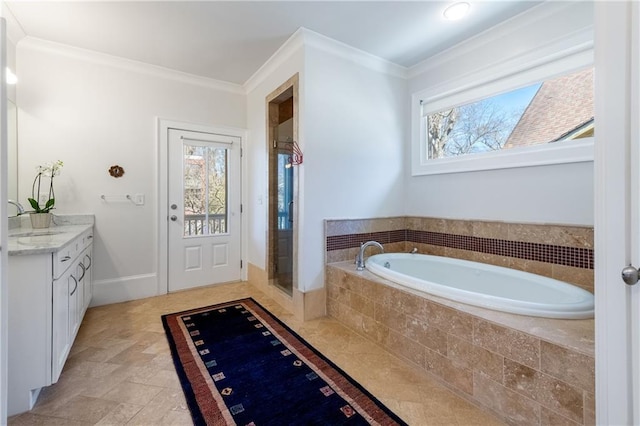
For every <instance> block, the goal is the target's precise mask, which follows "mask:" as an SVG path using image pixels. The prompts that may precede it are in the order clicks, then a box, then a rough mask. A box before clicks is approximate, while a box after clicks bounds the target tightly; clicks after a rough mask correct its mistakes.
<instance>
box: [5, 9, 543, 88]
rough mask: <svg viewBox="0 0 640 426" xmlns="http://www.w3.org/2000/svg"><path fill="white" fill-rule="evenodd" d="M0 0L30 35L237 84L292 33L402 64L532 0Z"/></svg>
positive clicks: (478, 29)
mask: <svg viewBox="0 0 640 426" xmlns="http://www.w3.org/2000/svg"><path fill="white" fill-rule="evenodd" d="M467 1H468V2H470V3H472V8H471V13H470V15H469V17H468V18H466V19H465V20H462V21H456V22H448V21H445V20H444V19H443V18H442V11H443V9H444V8H445V7H446V6H447V5H449V4H452V3H453V1H440V0H429V1H407V2H404V1H373V2H369V1H199V2H198V1H182V0H180V1H89V0H87V1H68V2H60V1H24V0H8V1H5V3H6V5H7V7H8V8H9V11H10V13H11V14H12V15H13V16H14V17H15V18H16V20H17V22H18V23H19V25H20V26H21V27H22V31H23V32H24V33H25V34H26V35H27V36H30V37H36V38H40V39H44V40H49V41H53V42H57V43H63V44H67V45H71V46H75V47H79V48H84V49H90V50H93V51H97V52H102V53H106V54H109V55H114V56H119V57H123V58H127V59H132V60H136V61H140V62H145V63H148V64H153V65H157V66H161V67H165V68H170V69H173V70H178V71H182V72H186V73H189V74H194V75H198V76H203V77H208V78H213V79H217V80H222V81H227V82H232V83H238V84H242V83H244V82H245V81H247V79H248V78H249V77H251V75H253V73H255V72H256V71H257V70H258V68H260V66H261V65H262V64H264V63H265V61H266V60H267V59H268V58H269V57H270V56H271V55H272V54H273V53H274V52H275V51H276V50H277V49H278V48H279V47H280V46H281V45H282V44H283V43H284V41H285V40H287V39H288V38H289V37H290V36H291V35H292V34H293V33H294V32H295V31H296V30H297V29H298V28H299V27H305V28H308V29H310V30H313V31H315V32H318V33H321V34H323V35H325V36H328V37H331V38H333V39H336V40H338V41H341V42H343V43H346V44H349V45H351V46H354V47H356V48H358V49H361V50H364V51H366V52H369V53H371V54H374V55H376V56H379V57H381V58H384V59H387V60H389V61H391V62H394V63H396V64H399V65H402V66H405V67H411V66H413V65H416V64H417V63H419V62H421V61H423V60H425V59H427V58H429V57H430V56H433V55H434V54H436V53H438V52H441V51H443V50H446V49H447V48H449V47H451V46H453V45H455V44H457V43H459V42H461V41H462V40H464V39H466V38H469V37H472V36H473V35H475V34H477V33H480V32H482V31H484V30H486V29H488V28H490V27H492V26H494V25H496V24H498V23H500V22H502V21H504V20H506V19H509V18H510V17H512V16H514V15H516V14H519V13H521V12H523V11H525V10H527V9H529V8H531V7H533V6H535V5H536V4H539V3H541V1H522V0H514V1H506V0H504V1H495V0H493V1H489V0H486V1H474V0H467Z"/></svg>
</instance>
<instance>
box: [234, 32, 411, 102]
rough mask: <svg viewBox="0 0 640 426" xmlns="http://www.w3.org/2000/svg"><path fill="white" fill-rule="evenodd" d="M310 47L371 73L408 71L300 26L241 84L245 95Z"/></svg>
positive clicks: (397, 74)
mask: <svg viewBox="0 0 640 426" xmlns="http://www.w3.org/2000/svg"><path fill="white" fill-rule="evenodd" d="M307 47H312V48H315V49H318V50H322V51H324V52H327V53H330V54H332V55H334V56H337V57H339V58H342V59H346V60H349V61H352V62H354V63H356V64H358V65H360V66H363V67H365V68H369V69H371V70H374V71H377V72H380V73H383V74H388V75H392V76H394V77H399V78H403V79H406V78H407V68H406V67H403V66H401V65H398V64H395V63H393V62H390V61H387V60H386V59H382V58H380V57H378V56H375V55H372V54H370V53H367V52H365V51H363V50H360V49H357V48H355V47H353V46H350V45H348V44H346V43H342V42H340V41H337V40H335V39H332V38H330V37H327V36H324V35H322V34H320V33H317V32H315V31H311V30H309V29H307V28H304V27H300V28H298V29H297V30H296V32H294V33H293V34H292V35H291V37H289V38H288V39H287V41H285V42H284V43H283V44H282V46H280V48H279V49H278V50H276V52H275V53H274V54H273V55H271V57H270V58H269V59H267V61H266V62H265V63H264V64H263V65H262V66H261V67H260V68H259V69H258V71H256V72H255V73H254V74H253V75H252V76H251V77H250V78H249V79H248V80H247V81H246V82H245V83H244V85H243V87H244V88H245V90H246V91H247V93H249V92H251V91H252V90H254V89H255V88H256V87H257V86H258V85H259V84H260V83H261V82H263V81H264V80H265V79H266V78H267V77H268V76H269V75H271V74H272V73H273V72H274V71H275V70H276V69H277V68H278V67H279V66H281V65H282V64H283V63H284V62H285V61H286V60H287V59H289V58H290V57H291V56H292V55H293V54H294V53H296V52H297V51H298V50H299V49H303V48H307Z"/></svg>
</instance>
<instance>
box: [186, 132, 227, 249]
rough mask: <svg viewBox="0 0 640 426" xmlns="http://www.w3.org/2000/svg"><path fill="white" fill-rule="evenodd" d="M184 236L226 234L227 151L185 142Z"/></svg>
mask: <svg viewBox="0 0 640 426" xmlns="http://www.w3.org/2000/svg"><path fill="white" fill-rule="evenodd" d="M183 153H184V156H183V161H184V162H183V170H184V180H183V187H184V236H186V237H189V236H197V235H215V234H226V233H227V215H228V203H227V186H228V180H227V179H228V173H227V167H228V150H227V149H225V148H218V147H214V146H206V145H197V144H193V145H192V144H189V143H187V142H185V143H184V151H183Z"/></svg>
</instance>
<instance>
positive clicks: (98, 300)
mask: <svg viewBox="0 0 640 426" xmlns="http://www.w3.org/2000/svg"><path fill="white" fill-rule="evenodd" d="M157 279H158V276H157V274H139V275H130V276H128V277H120V278H114V279H110V280H97V281H94V282H93V297H92V298H91V306H101V305H109V304H111V303H119V302H127V301H129V300H135V299H144V298H147V297H153V296H157V293H156V288H157Z"/></svg>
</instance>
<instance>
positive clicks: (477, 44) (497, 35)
mask: <svg viewBox="0 0 640 426" xmlns="http://www.w3.org/2000/svg"><path fill="white" fill-rule="evenodd" d="M575 6H576V5H575V3H574V4H573V5H572V4H571V2H544V3H543V4H540V5H538V6H535V7H533V8H531V9H529V10H526V11H524V12H522V13H521V14H519V15H516V16H514V17H512V18H510V19H508V20H506V21H504V22H502V23H501V24H499V25H495V26H493V27H491V28H489V29H487V30H486V31H484V32H481V33H478V34H476V35H475V36H473V37H471V38H468V39H466V40H464V41H463V42H461V43H459V44H457V45H455V46H452V47H450V48H448V49H447V50H444V51H443V52H440V53H437V54H435V55H433V56H431V57H429V58H427V59H425V60H424V61H422V62H420V63H418V64H416V65H413V66H411V67H409V68H408V70H407V77H408V78H414V77H416V76H418V75H420V74H423V73H425V72H428V71H431V70H433V69H437V68H440V67H442V66H444V65H445V64H446V63H448V62H451V61H454V60H456V59H458V58H460V57H464V56H467V55H469V54H473V52H475V51H478V50H480V49H482V48H484V47H486V45H488V44H491V43H495V42H497V41H499V40H500V39H507V38H509V37H511V35H512V34H519V33H521V32H522V27H523V26H525V25H528V24H535V23H536V22H542V24H541V25H542V26H544V23H547V24H548V20H549V18H551V17H554V16H556V15H558V14H559V13H562V11H564V10H565V9H567V8H569V7H575ZM578 7H579V6H578ZM592 31H593V26H591V25H590V26H587V27H585V28H582V29H580V30H577V31H576V32H574V33H573V34H570V35H569V36H568V37H567V35H566V34H564V35H563V36H562V37H561V38H559V39H556V40H553V41H551V42H550V43H547V45H546V46H545V45H543V46H540V49H544V48H552V49H555V50H558V45H561V46H565V47H564V48H566V49H569V50H571V49H572V48H573V47H577V46H579V45H581V44H583V43H585V42H587V43H588V42H589V40H591V39H592ZM528 57H529V54H528V52H525V53H523V54H521V55H518V56H515V57H513V56H511V57H508V58H506V59H505V60H504V61H502V62H501V63H499V65H500V67H504V68H510V64H516V65H517V64H523V63H526V62H528ZM529 66H531V65H529Z"/></svg>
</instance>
